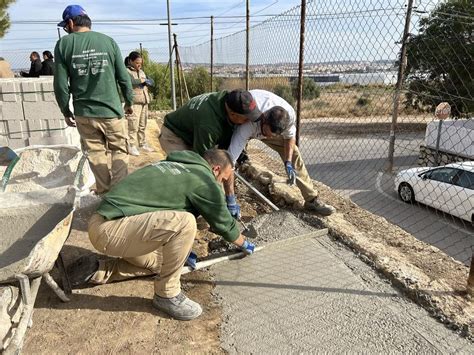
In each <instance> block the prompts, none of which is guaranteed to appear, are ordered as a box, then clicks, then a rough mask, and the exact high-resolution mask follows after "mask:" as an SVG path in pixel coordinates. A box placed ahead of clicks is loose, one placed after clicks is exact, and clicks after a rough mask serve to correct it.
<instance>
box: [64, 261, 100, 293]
mask: <svg viewBox="0 0 474 355" xmlns="http://www.w3.org/2000/svg"><path fill="white" fill-rule="evenodd" d="M97 270H99V260H98V259H97V256H96V255H95V254H89V255H83V256H81V257H80V258H78V259H76V260H75V261H74V262H73V263H72V264H71V265H69V266H68V268H67V270H66V273H67V276H68V278H69V282H70V284H71V286H72V287H77V286H82V285H85V284H86V283H88V282H89V280H90V279H91V278H92V276H94V274H95V273H96V272H97Z"/></svg>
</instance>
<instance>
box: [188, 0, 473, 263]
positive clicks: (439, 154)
mask: <svg viewBox="0 0 474 355" xmlns="http://www.w3.org/2000/svg"><path fill="white" fill-rule="evenodd" d="M407 10H408V8H407V2H406V1H403V0H397V1H387V0H371V1H365V2H349V1H329V0H324V1H308V2H307V5H306V20H305V42H304V46H305V48H304V63H303V74H304V75H303V78H304V81H303V83H304V88H303V97H302V105H301V107H302V109H301V126H300V127H299V129H300V144H299V147H300V150H301V152H302V155H303V158H304V161H305V163H306V167H307V169H308V171H309V173H310V175H311V177H312V178H314V179H315V180H318V181H320V182H323V183H325V184H327V185H328V186H330V187H331V188H332V189H333V190H335V191H337V192H338V193H340V194H342V195H343V196H345V197H348V198H350V199H351V200H352V201H354V202H356V203H357V204H358V205H360V206H361V207H363V208H365V209H367V210H368V211H370V212H373V213H375V214H377V215H380V216H383V217H385V218H387V219H388V220H389V221H390V222H392V223H394V224H396V225H398V226H400V227H402V228H403V229H404V230H406V231H408V232H409V233H411V234H413V235H414V236H415V237H417V238H418V239H420V240H423V241H425V242H427V243H430V244H432V245H434V246H437V247H439V248H440V249H442V250H444V251H445V252H446V253H447V254H448V255H450V256H452V257H453V258H455V259H457V260H460V261H462V262H464V263H466V264H468V263H469V260H470V258H471V255H472V247H473V245H474V240H473V239H472V233H473V231H474V230H473V228H472V223H473V219H474V166H473V165H472V163H460V164H459V165H455V166H451V167H446V168H443V169H437V170H427V171H426V169H422V170H416V171H414V170H408V171H405V170H407V169H412V168H421V167H437V166H439V165H441V166H444V165H446V164H450V163H455V162H463V161H469V160H474V148H473V141H474V121H473V119H472V112H473V107H474V106H473V82H474V81H473V80H472V76H473V73H474V67H473V54H474V52H473V45H472V41H471V40H469V38H471V39H472V37H470V36H472V33H473V23H474V21H473V19H474V16H473V13H474V11H473V4H472V1H471V2H469V1H467V2H453V1H451V2H445V1H433V0H421V1H415V2H414V6H413V8H412V14H411V19H410V23H409V34H408V36H407V58H406V59H404V61H403V64H404V69H405V75H404V76H403V85H402V86H401V90H400V92H399V110H398V117H397V120H396V124H395V125H394V126H393V127H394V128H395V130H394V132H393V135H394V136H395V140H394V146H393V148H394V150H393V163H394V165H393V171H387V166H388V161H389V160H388V158H389V150H390V149H389V145H390V135H391V133H390V132H391V128H392V120H393V116H394V115H393V108H394V98H395V97H396V96H395V94H396V90H395V89H396V83H397V74H398V70H399V68H400V59H401V58H400V54H401V45H402V41H403V30H404V25H405V21H406V18H407V12H408V11H407ZM300 13H301V7H300V6H297V7H295V8H293V9H291V10H289V11H287V12H285V13H282V14H281V15H279V16H276V17H273V18H271V19H268V20H266V21H264V22H262V23H260V24H258V25H255V26H252V27H251V28H250V42H249V48H250V70H249V72H250V73H249V74H250V78H251V80H250V88H251V89H265V90H268V91H271V92H274V93H276V94H277V95H279V96H281V97H283V98H284V99H285V100H286V101H288V102H289V103H290V104H292V105H293V106H294V107H295V108H296V99H297V97H296V89H297V85H296V84H297V76H298V64H299V63H298V55H299V38H300V20H301V17H300ZM245 35H246V32H245V31H240V32H237V33H235V34H232V35H228V36H226V37H223V38H218V39H215V40H214V43H213V45H214V58H213V65H214V76H215V77H214V82H217V83H218V87H217V89H234V88H238V87H240V88H242V87H245V50H246V42H245V38H246V37H245ZM210 46H211V43H210V41H208V42H205V43H203V44H201V45H197V46H192V47H182V48H181V54H182V55H181V59H182V61H183V63H184V64H185V66H186V65H188V66H193V65H203V66H206V67H209V66H210ZM441 102H448V103H449V104H450V105H451V115H450V117H448V119H447V120H444V121H443V122H442V124H441V126H440V124H439V121H438V120H437V118H436V116H435V114H434V112H435V107H436V106H437V105H438V104H440V103H441ZM438 132H439V134H438ZM261 147H262V149H263V147H265V146H264V145H261ZM423 172H424V174H422V173H423ZM420 174H422V175H420ZM405 202H407V203H405Z"/></svg>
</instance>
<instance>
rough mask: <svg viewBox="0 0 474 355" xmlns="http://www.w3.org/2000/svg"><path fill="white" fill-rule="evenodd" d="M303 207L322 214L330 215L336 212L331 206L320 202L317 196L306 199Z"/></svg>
mask: <svg viewBox="0 0 474 355" xmlns="http://www.w3.org/2000/svg"><path fill="white" fill-rule="evenodd" d="M304 208H306V209H308V210H310V211H314V212H316V213H318V214H320V215H322V216H330V215H332V214H333V213H334V212H336V209H335V208H334V207H333V206H331V205H326V204H325V203H323V202H321V201H320V200H319V198H317V197H316V198H315V199H314V200H312V201H306V202H305V203H304Z"/></svg>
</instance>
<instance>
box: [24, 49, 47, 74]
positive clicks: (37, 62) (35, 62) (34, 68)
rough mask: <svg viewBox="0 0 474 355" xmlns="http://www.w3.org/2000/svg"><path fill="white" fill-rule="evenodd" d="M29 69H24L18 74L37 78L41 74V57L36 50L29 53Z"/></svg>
mask: <svg viewBox="0 0 474 355" xmlns="http://www.w3.org/2000/svg"><path fill="white" fill-rule="evenodd" d="M30 62H31V65H30V71H29V72H28V73H27V72H25V71H21V72H20V75H21V76H23V77H27V78H37V77H39V76H40V74H41V67H42V65H41V59H40V55H39V53H38V52H31V54H30Z"/></svg>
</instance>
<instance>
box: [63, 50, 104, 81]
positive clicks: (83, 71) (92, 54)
mask: <svg viewBox="0 0 474 355" xmlns="http://www.w3.org/2000/svg"><path fill="white" fill-rule="evenodd" d="M104 57H105V58H104ZM108 58H109V54H108V53H107V52H96V50H95V49H87V50H83V51H82V52H81V54H74V55H73V56H72V60H73V62H72V68H73V69H75V70H76V72H77V75H78V76H86V75H89V74H92V75H97V74H99V73H103V72H105V68H106V67H107V66H108V65H109V60H108Z"/></svg>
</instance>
